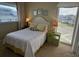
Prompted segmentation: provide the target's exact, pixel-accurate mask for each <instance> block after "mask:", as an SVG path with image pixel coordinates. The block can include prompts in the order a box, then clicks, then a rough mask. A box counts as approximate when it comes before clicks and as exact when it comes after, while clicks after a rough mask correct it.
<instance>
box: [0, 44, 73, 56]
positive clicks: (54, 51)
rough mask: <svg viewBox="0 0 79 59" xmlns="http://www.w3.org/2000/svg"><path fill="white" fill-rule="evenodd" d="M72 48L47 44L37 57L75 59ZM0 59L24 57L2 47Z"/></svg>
mask: <svg viewBox="0 0 79 59" xmlns="http://www.w3.org/2000/svg"><path fill="white" fill-rule="evenodd" d="M73 56H74V55H73V53H72V52H71V46H68V45H65V44H62V43H60V44H59V46H58V47H56V46H53V45H50V44H47V43H45V44H44V45H43V46H42V47H41V48H40V49H39V50H38V51H37V53H36V57H73ZM0 57H22V56H21V55H18V54H15V53H14V52H12V51H11V50H9V49H7V48H5V47H3V46H0Z"/></svg>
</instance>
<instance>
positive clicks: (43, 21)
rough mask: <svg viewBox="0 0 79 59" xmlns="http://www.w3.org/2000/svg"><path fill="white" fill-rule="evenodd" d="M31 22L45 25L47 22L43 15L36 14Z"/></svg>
mask: <svg viewBox="0 0 79 59" xmlns="http://www.w3.org/2000/svg"><path fill="white" fill-rule="evenodd" d="M32 23H35V24H45V25H48V24H49V22H48V20H47V19H46V18H45V17H43V16H36V17H34V18H33V19H32Z"/></svg>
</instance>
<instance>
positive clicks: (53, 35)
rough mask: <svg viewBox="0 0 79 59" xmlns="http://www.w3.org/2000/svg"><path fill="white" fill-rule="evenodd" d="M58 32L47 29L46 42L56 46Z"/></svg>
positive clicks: (58, 37) (58, 39) (57, 43)
mask: <svg viewBox="0 0 79 59" xmlns="http://www.w3.org/2000/svg"><path fill="white" fill-rule="evenodd" d="M60 35H61V34H60V33H58V32H52V31H49V32H48V33H47V42H48V43H50V44H53V45H55V46H58V45H59V41H60Z"/></svg>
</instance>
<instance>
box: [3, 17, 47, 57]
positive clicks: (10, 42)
mask: <svg viewBox="0 0 79 59" xmlns="http://www.w3.org/2000/svg"><path fill="white" fill-rule="evenodd" d="M32 22H33V23H37V24H44V25H47V24H48V22H47V20H46V19H45V18H43V17H40V16H37V17H34V18H33V20H32ZM46 33H47V27H46V28H45V30H44V31H43V32H41V31H32V30H30V29H29V28H25V29H22V30H18V31H15V32H11V33H8V34H7V35H6V36H5V38H4V44H5V45H6V46H7V47H9V48H11V49H12V50H16V52H18V51H19V52H21V51H22V52H23V53H24V56H25V57H33V56H35V53H36V52H37V50H39V48H40V47H41V46H42V45H43V44H44V42H45V40H46ZM13 47H15V48H17V49H14V48H13Z"/></svg>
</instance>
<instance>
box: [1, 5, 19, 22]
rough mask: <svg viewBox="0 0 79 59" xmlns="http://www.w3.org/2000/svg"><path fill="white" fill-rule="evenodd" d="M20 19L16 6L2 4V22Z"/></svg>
mask: <svg viewBox="0 0 79 59" xmlns="http://www.w3.org/2000/svg"><path fill="white" fill-rule="evenodd" d="M13 21H18V19H17V9H16V7H12V6H8V5H1V4H0V22H13Z"/></svg>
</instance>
